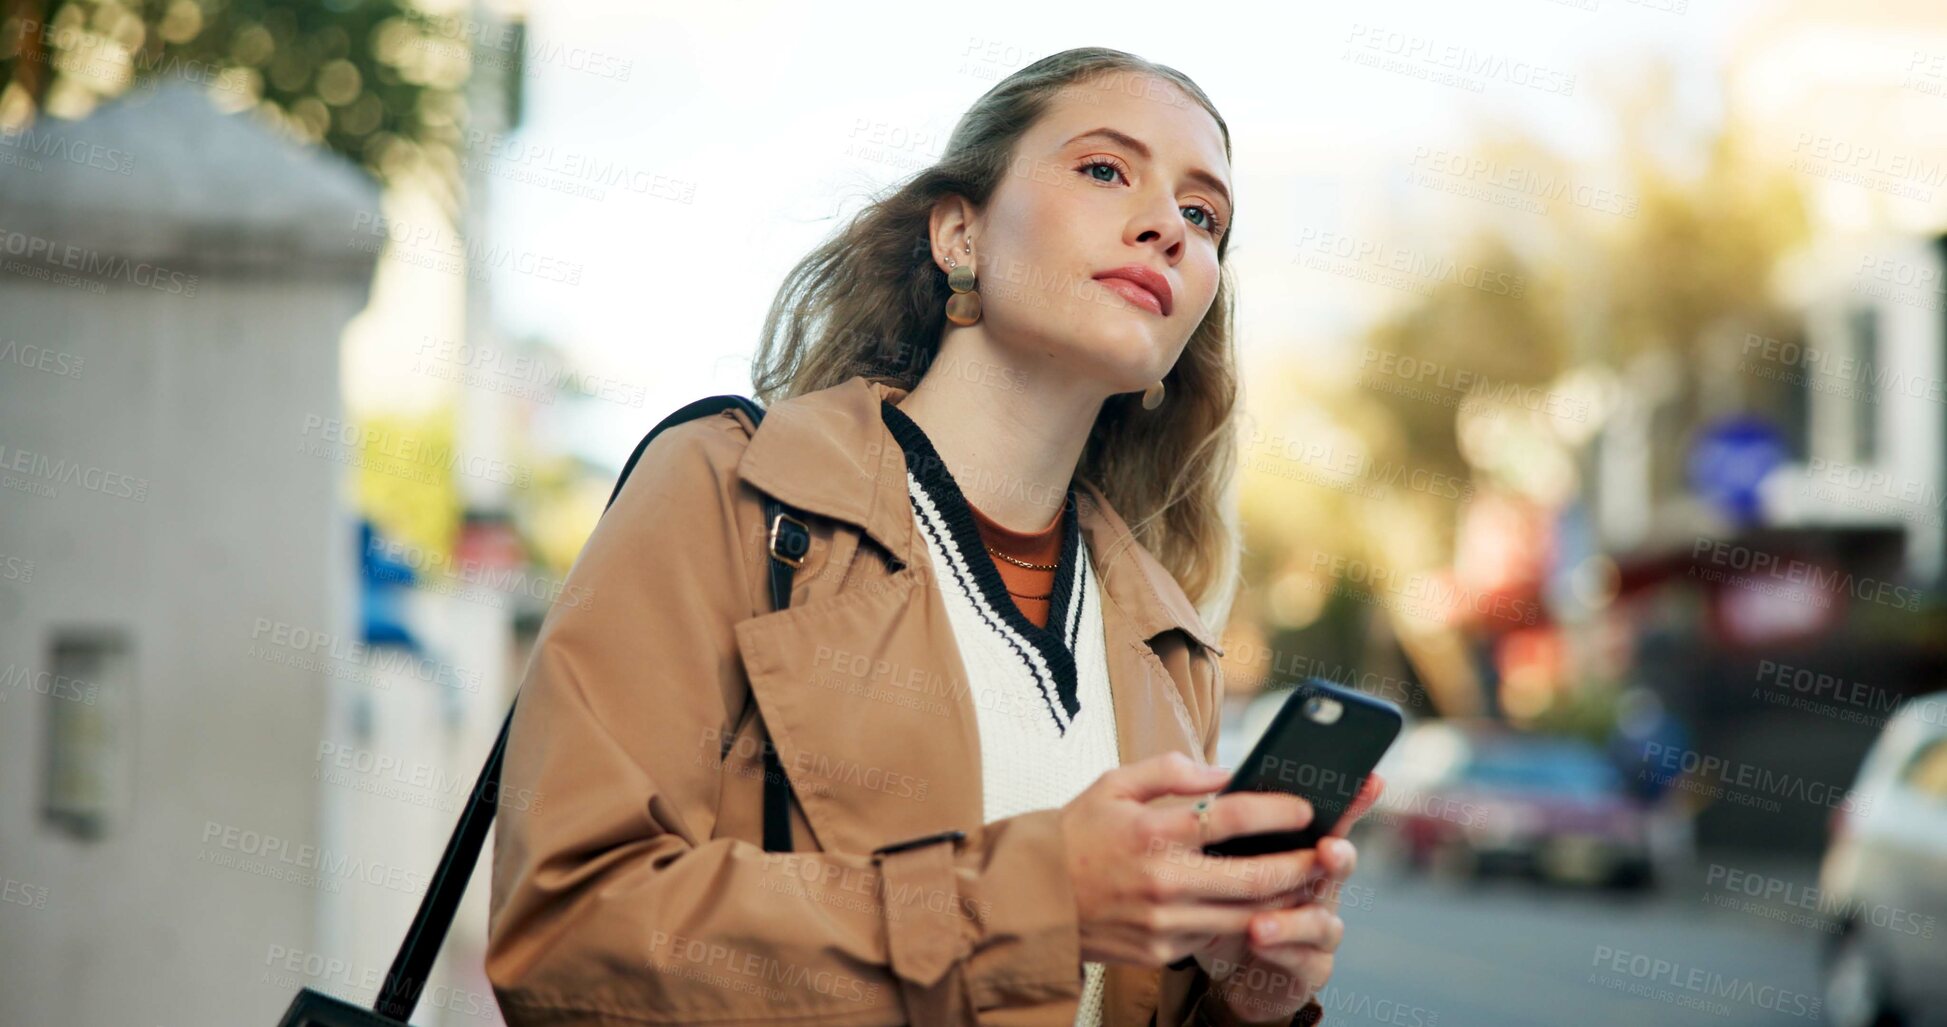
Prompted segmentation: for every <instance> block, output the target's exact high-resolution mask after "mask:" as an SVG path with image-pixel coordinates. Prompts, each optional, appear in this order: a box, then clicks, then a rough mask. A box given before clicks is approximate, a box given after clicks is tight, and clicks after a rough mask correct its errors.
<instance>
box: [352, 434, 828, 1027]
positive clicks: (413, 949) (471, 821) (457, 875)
mask: <svg viewBox="0 0 1947 1027" xmlns="http://www.w3.org/2000/svg"><path fill="white" fill-rule="evenodd" d="M731 407H737V408H740V409H742V410H743V411H744V413H745V414H746V415H747V416H749V418H750V420H751V423H752V424H758V423H761V422H762V421H763V419H764V408H763V407H761V406H758V405H757V404H756V403H754V402H752V401H751V400H750V399H748V398H746V397H743V396H732V395H725V396H709V397H706V398H704V399H699V400H696V401H695V402H693V403H689V404H686V405H684V406H682V407H680V408H678V409H677V410H676V412H675V413H672V414H670V415H669V416H668V417H665V418H663V419H662V420H661V421H659V422H657V423H656V426H655V427H654V428H651V429H649V434H647V435H644V436H643V437H642V441H641V442H638V443H636V447H635V451H634V452H633V453H630V454H629V460H628V463H626V464H624V465H623V466H622V475H621V477H620V478H618V479H616V482H615V490H614V491H613V492H610V493H609V497H608V504H607V506H604V507H603V508H602V509H603V512H604V513H607V511H608V508H609V507H612V506H614V505H615V500H616V497H618V496H620V495H621V494H622V484H623V483H624V482H626V481H628V480H629V473H630V472H631V471H634V470H635V466H636V464H637V463H639V462H640V461H641V460H642V453H643V451H644V450H646V449H648V448H649V443H650V442H651V441H653V440H654V439H655V437H656V436H657V435H659V434H661V433H662V431H663V430H664V429H665V428H670V427H673V426H675V425H678V424H682V423H683V422H685V421H691V420H694V419H696V418H698V417H708V416H712V415H714V414H717V413H719V412H721V411H723V410H727V409H729V408H731ZM764 521H765V523H766V524H767V525H769V528H770V530H769V533H768V539H767V545H766V548H767V550H768V553H769V555H770V558H771V604H772V605H773V606H774V607H776V608H777V609H780V610H781V609H784V608H785V607H787V606H789V605H790V604H791V575H792V572H793V571H795V570H797V569H798V568H799V567H801V566H803V565H804V558H805V555H806V554H807V553H808V552H810V550H811V530H810V528H809V527H807V526H806V525H805V521H804V518H803V516H801V515H800V513H799V511H797V510H796V509H794V508H792V507H789V506H786V505H784V504H783V503H780V502H779V501H777V500H776V499H774V498H772V497H770V496H765V497H764ZM514 701H515V702H516V703H518V702H519V701H520V697H519V696H518V695H517V696H515V700H514ZM750 705H751V699H750V697H748V696H747V697H746V698H745V701H744V709H745V712H749V710H750ZM742 721H743V718H742V717H741V716H740V717H739V718H738V723H739V724H740V725H741V724H742ZM513 723H514V709H513V706H512V705H511V704H510V705H509V706H508V709H507V716H506V719H504V720H502V721H501V723H500V735H499V737H497V738H495V739H494V747H493V752H491V753H489V754H488V756H487V762H486V764H485V765H484V766H482V767H481V768H480V777H479V779H478V780H476V781H475V782H474V785H473V794H472V795H471V796H470V797H469V798H468V799H467V804H466V808H465V809H463V810H461V811H460V822H459V824H458V825H457V826H455V827H454V828H453V836H452V837H451V838H449V839H448V840H447V842H446V851H445V852H443V853H441V855H440V859H439V867H438V868H437V869H436V870H434V872H433V877H432V883H431V884H430V885H429V886H428V887H427V889H426V895H425V897H424V898H422V899H421V900H420V902H419V911H418V912H417V913H415V914H414V915H413V918H412V926H411V927H410V928H408V929H407V930H406V938H405V941H404V942H402V943H401V944H400V945H399V953H398V955H396V956H394V957H393V959H392V968H391V969H390V970H388V971H387V972H386V975H385V981H384V984H383V986H382V987H381V988H380V990H379V994H378V998H377V999H376V1000H375V1001H374V1002H373V1003H372V1008H373V1010H374V1011H375V1012H377V1013H379V1014H380V1015H381V1016H388V1017H391V1018H393V1019H395V1020H399V1021H400V1022H404V1021H407V1020H410V1019H411V1018H412V1010H413V1007H414V1006H416V1005H418V1004H419V995H420V993H421V992H422V991H424V990H425V988H426V977H427V975H428V974H429V973H430V972H431V971H432V968H433V960H434V958H435V957H437V956H438V955H439V947H440V944H441V943H442V942H444V941H445V940H446V932H447V931H448V930H449V929H451V928H452V926H453V914H454V913H455V912H456V911H458V909H459V908H460V897H461V896H462V895H463V894H464V893H465V892H466V884H467V881H468V879H470V878H471V877H472V876H473V868H474V865H475V864H476V863H477V862H478V861H479V859H480V849H481V848H482V846H483V845H484V844H485V843H486V838H487V830H488V828H489V827H491V826H492V825H493V819H494V810H495V809H496V808H497V806H498V804H499V797H500V768H501V764H502V763H503V762H504V761H505V759H506V754H507V731H508V728H510V727H511V726H512V725H513ZM725 744H726V746H727V745H728V742H727V741H726V743H725ZM790 803H791V795H790V782H789V781H788V780H787V779H786V778H785V776H784V766H783V763H782V762H781V761H780V760H779V759H778V755H777V749H776V747H775V746H774V745H772V744H771V742H770V740H769V739H768V738H767V739H765V742H764V849H765V851H767V852H788V851H790V849H791V819H790V810H791V805H790Z"/></svg>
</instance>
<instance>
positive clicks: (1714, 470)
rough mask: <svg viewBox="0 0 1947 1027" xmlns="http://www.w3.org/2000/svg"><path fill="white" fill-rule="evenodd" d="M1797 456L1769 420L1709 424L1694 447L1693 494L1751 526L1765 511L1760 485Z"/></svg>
mask: <svg viewBox="0 0 1947 1027" xmlns="http://www.w3.org/2000/svg"><path fill="white" fill-rule="evenodd" d="M1791 458H1792V454H1791V447H1790V446H1788V445H1786V443H1785V438H1784V436H1783V435H1782V434H1781V433H1780V432H1779V431H1778V429H1776V428H1773V427H1772V426H1771V424H1770V423H1769V422H1767V421H1765V420H1763V419H1761V418H1758V417H1754V416H1751V415H1749V414H1737V415H1734V416H1731V417H1726V418H1723V419H1721V420H1717V421H1714V422H1712V423H1711V424H1709V425H1706V426H1705V427H1704V428H1703V429H1701V430H1700V431H1698V433H1697V436H1696V439H1695V440H1694V441H1693V442H1692V443H1691V446H1690V461H1689V464H1688V466H1687V467H1686V472H1687V477H1688V480H1689V483H1690V491H1692V492H1694V493H1696V494H1697V495H1698V496H1700V497H1702V498H1703V499H1704V500H1705V501H1706V502H1708V503H1710V504H1711V505H1712V506H1714V507H1716V508H1717V510H1718V511H1719V512H1720V513H1722V514H1724V516H1726V517H1729V518H1730V519H1731V520H1733V521H1735V522H1737V523H1738V524H1739V525H1747V524H1751V523H1753V522H1755V521H1756V520H1757V519H1758V515H1759V514H1760V513H1761V512H1762V510H1763V507H1762V504H1761V502H1760V499H1759V496H1758V483H1760V482H1762V481H1764V479H1765V475H1767V474H1770V473H1771V472H1772V471H1773V470H1774V469H1775V468H1777V467H1778V466H1779V465H1780V464H1783V463H1785V462H1787V461H1789V460H1790V459H1791Z"/></svg>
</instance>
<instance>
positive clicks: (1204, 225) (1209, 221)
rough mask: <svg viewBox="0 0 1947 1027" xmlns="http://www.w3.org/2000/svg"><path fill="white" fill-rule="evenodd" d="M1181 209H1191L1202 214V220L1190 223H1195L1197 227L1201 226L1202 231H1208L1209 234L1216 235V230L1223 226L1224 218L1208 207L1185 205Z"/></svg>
mask: <svg viewBox="0 0 1947 1027" xmlns="http://www.w3.org/2000/svg"><path fill="white" fill-rule="evenodd" d="M1183 209H1184V210H1193V211H1196V212H1197V213H1199V214H1201V215H1203V220H1202V221H1195V222H1191V223H1192V224H1194V225H1196V226H1197V227H1198V228H1201V229H1203V230H1204V231H1206V232H1209V233H1210V234H1211V235H1216V234H1217V232H1218V230H1220V229H1222V228H1223V227H1224V219H1223V218H1220V217H1218V216H1217V212H1216V211H1214V210H1211V209H1210V208H1209V207H1197V206H1190V207H1185V208H1183Z"/></svg>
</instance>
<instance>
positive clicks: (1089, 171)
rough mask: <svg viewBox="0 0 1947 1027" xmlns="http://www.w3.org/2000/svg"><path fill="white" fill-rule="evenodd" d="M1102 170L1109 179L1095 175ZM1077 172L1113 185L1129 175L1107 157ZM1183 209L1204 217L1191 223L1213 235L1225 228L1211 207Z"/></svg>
mask: <svg viewBox="0 0 1947 1027" xmlns="http://www.w3.org/2000/svg"><path fill="white" fill-rule="evenodd" d="M1102 168H1106V169H1108V172H1109V175H1108V177H1106V178H1105V177H1103V176H1101V175H1098V174H1096V173H1095V172H1096V171H1097V170H1098V169H1102ZM1076 170H1077V171H1079V172H1081V173H1082V174H1085V175H1087V176H1089V178H1091V179H1093V180H1095V181H1097V182H1101V183H1104V184H1108V183H1112V182H1114V181H1115V180H1116V178H1117V177H1118V176H1125V175H1126V174H1127V172H1125V171H1124V170H1123V168H1122V165H1120V164H1117V163H1116V162H1115V161H1113V160H1110V159H1109V158H1107V157H1097V158H1095V159H1093V160H1091V161H1089V162H1088V163H1086V164H1083V165H1082V166H1081V167H1079V168H1077V169H1076ZM1183 209H1184V210H1194V211H1196V212H1197V213H1199V214H1201V215H1203V220H1202V221H1193V222H1191V223H1192V224H1194V225H1196V226H1197V227H1198V228H1201V229H1203V230H1204V231H1206V232H1209V233H1210V234H1212V235H1216V234H1217V233H1219V232H1221V231H1223V227H1224V220H1223V218H1221V217H1218V216H1217V212H1216V211H1214V210H1211V209H1210V208H1209V207H1204V206H1188V207H1184V208H1183Z"/></svg>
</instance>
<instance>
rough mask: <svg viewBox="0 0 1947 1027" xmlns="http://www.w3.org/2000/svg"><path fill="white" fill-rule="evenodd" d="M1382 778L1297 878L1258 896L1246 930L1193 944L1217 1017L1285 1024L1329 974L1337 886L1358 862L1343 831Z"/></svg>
mask: <svg viewBox="0 0 1947 1027" xmlns="http://www.w3.org/2000/svg"><path fill="white" fill-rule="evenodd" d="M1385 787H1386V782H1385V780H1384V779H1383V778H1381V777H1380V776H1379V775H1378V774H1373V775H1371V776H1370V777H1369V778H1368V779H1367V781H1366V783H1365V785H1364V787H1362V788H1361V789H1360V790H1359V794H1358V796H1356V797H1355V798H1354V799H1353V801H1352V805H1351V807H1350V808H1348V809H1347V810H1346V815H1345V816H1344V817H1342V818H1340V820H1339V822H1338V823H1337V824H1336V825H1334V826H1333V828H1332V833H1331V834H1329V835H1327V836H1326V837H1324V838H1322V839H1320V840H1319V843H1318V848H1317V849H1315V850H1310V851H1308V852H1306V853H1305V855H1307V856H1312V857H1313V859H1312V860H1311V866H1309V867H1308V868H1307V870H1306V872H1305V875H1304V879H1303V881H1302V883H1301V884H1300V885H1299V886H1298V887H1296V888H1294V889H1292V890H1291V891H1288V892H1286V893H1285V894H1283V895H1280V896H1277V897H1276V898H1274V899H1272V900H1270V901H1268V902H1264V903H1259V904H1258V908H1259V910H1260V911H1256V912H1254V913H1253V915H1252V919H1251V923H1250V930H1249V932H1248V933H1246V934H1239V935H1236V936H1231V937H1219V938H1217V939H1216V940H1215V941H1214V942H1213V943H1212V944H1210V945H1208V946H1206V947H1204V948H1201V949H1199V950H1198V951H1197V962H1198V963H1199V964H1201V965H1202V966H1203V968H1204V972H1205V973H1207V974H1209V975H1210V980H1211V985H1210V990H1211V992H1212V993H1213V998H1214V999H1215V1001H1216V1004H1217V1006H1218V1008H1217V1009H1216V1010H1215V1013H1216V1018H1217V1019H1218V1020H1219V1022H1224V1023H1229V1024H1238V1025H1246V1024H1274V1023H1275V1024H1285V1023H1289V1022H1290V1021H1291V1018H1292V1016H1293V1015H1294V1014H1296V1013H1297V1012H1298V1010H1299V1009H1300V1008H1302V1007H1303V1006H1304V1005H1305V1003H1307V1002H1309V1001H1311V998H1312V996H1313V995H1315V994H1316V993H1317V992H1318V990H1319V989H1320V988H1323V987H1324V986H1325V982H1326V980H1328V979H1329V978H1330V977H1331V976H1332V964H1333V958H1334V953H1335V952H1336V951H1337V950H1338V947H1339V940H1340V938H1341V937H1343V935H1344V933H1345V922H1344V921H1343V920H1340V919H1339V916H1338V909H1339V894H1340V892H1341V891H1342V890H1343V888H1344V886H1345V882H1346V880H1347V879H1348V878H1350V877H1351V876H1352V871H1353V869H1354V868H1355V867H1357V866H1358V862H1359V853H1358V850H1357V849H1356V848H1354V847H1353V844H1352V843H1351V842H1349V841H1347V840H1346V838H1345V835H1346V833H1347V832H1348V831H1350V830H1351V829H1352V825H1353V824H1355V823H1357V822H1358V820H1359V818H1360V817H1362V816H1365V814H1366V811H1367V810H1369V809H1371V808H1372V806H1373V804H1374V803H1375V802H1378V801H1379V794H1380V792H1382V791H1384V790H1385Z"/></svg>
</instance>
